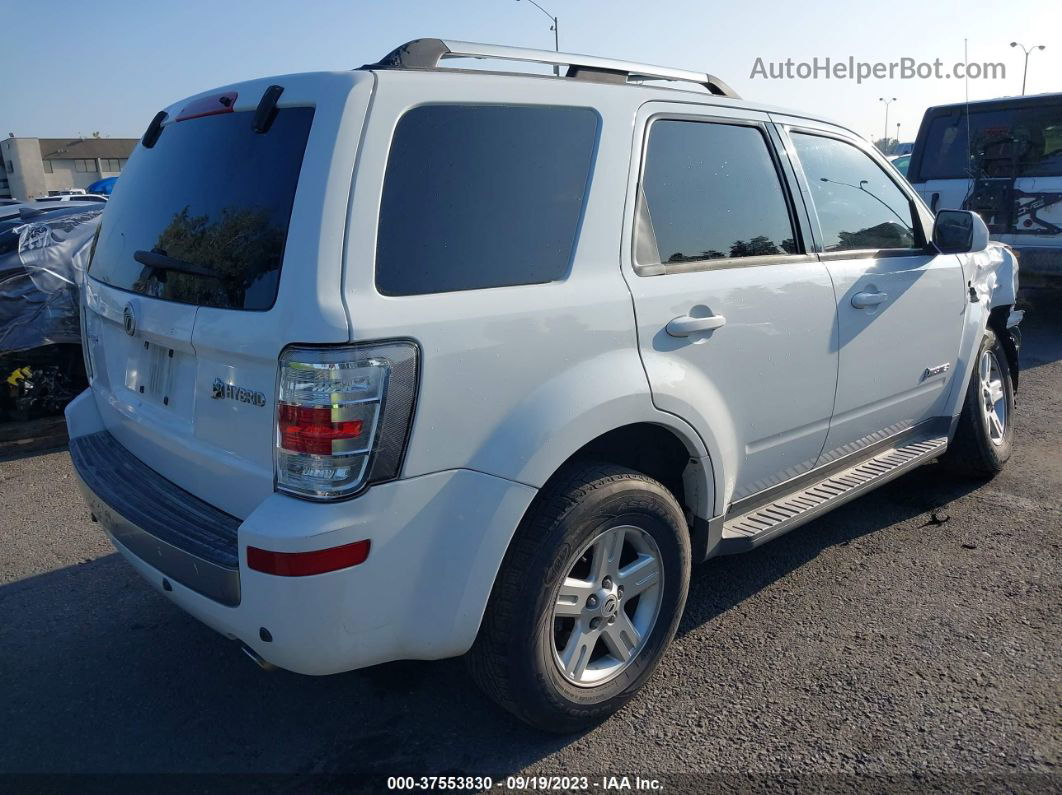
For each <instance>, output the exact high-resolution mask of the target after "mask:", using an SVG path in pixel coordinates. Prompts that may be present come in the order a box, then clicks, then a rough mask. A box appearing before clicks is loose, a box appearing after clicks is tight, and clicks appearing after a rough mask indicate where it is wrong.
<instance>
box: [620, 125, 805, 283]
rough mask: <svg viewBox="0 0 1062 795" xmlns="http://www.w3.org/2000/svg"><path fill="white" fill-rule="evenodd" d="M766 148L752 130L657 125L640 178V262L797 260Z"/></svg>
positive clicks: (652, 130) (651, 133)
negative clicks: (770, 257) (774, 256)
mask: <svg viewBox="0 0 1062 795" xmlns="http://www.w3.org/2000/svg"><path fill="white" fill-rule="evenodd" d="M767 147H768V144H767V140H766V138H765V137H764V134H763V132H762V131H761V130H760V129H759V128H757V127H750V126H746V125H736V124H719V123H714V122H700V121H679V120H663V121H657V122H655V123H654V124H653V125H652V127H651V128H650V130H649V145H648V148H647V151H646V160H645V170H644V173H643V176H642V196H643V201H642V208H641V212H640V214H641V215H642V218H641V219H640V222H639V231H638V236H639V237H640V238H643V239H640V240H638V241H636V242H637V245H636V247H635V248H636V254H635V257H636V260H637V262H638V263H639V264H642V265H650V264H656V263H659V262H690V261H699V260H712V259H724V258H731V257H755V256H765V255H772V254H793V253H795V252H796V250H797V248H796V243H795V236H794V234H793V225H792V221H791V220H790V217H789V209H788V207H787V206H786V201H785V195H784V193H783V192H782V184H781V182H780V180H779V176H778V171H777V169H776V168H775V165H774V162H773V160H772V159H771V156H770V152H769V150H768V148H767ZM647 237H655V240H654V241H647V240H645V239H644V238H647ZM654 242H655V246H654V245H652V243H654Z"/></svg>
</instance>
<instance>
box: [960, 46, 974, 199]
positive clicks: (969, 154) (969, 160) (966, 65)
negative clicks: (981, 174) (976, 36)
mask: <svg viewBox="0 0 1062 795" xmlns="http://www.w3.org/2000/svg"><path fill="white" fill-rule="evenodd" d="M962 63H963V67H962V71H963V83H964V84H965V87H966V177H967V179H969V180H970V185H969V187H968V188H967V189H966V196H964V197H963V200H962V204H961V205H959V209H963V208H965V207H966V203H967V202H968V201H969V200H970V194H971V193H973V189H974V181H975V180H974V173H973V144H972V143H971V139H970V40H969V39H966V38H964V39H963V40H962Z"/></svg>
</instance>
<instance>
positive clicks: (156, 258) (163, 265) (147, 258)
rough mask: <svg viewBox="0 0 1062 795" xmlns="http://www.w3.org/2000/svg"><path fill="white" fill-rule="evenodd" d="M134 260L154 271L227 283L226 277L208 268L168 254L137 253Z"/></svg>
mask: <svg viewBox="0 0 1062 795" xmlns="http://www.w3.org/2000/svg"><path fill="white" fill-rule="evenodd" d="M133 259H135V260H136V261H137V262H139V263H140V264H141V265H146V266H147V267H149V268H151V269H152V270H157V271H171V272H173V273H188V274H191V275H192V276H202V277H204V278H207V279H217V280H218V281H225V277H224V276H222V275H221V274H218V273H214V272H213V271H210V270H207V269H206V268H203V267H201V266H199V265H195V264H193V263H191V262H185V261H184V260H183V259H177V258H176V257H171V256H169V255H168V254H163V253H162V252H160V251H136V252H133Z"/></svg>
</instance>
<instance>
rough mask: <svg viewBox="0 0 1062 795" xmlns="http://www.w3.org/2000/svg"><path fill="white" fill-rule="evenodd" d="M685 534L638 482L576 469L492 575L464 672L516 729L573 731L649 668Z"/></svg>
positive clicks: (668, 613) (670, 511) (677, 584)
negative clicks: (511, 717)
mask: <svg viewBox="0 0 1062 795" xmlns="http://www.w3.org/2000/svg"><path fill="white" fill-rule="evenodd" d="M689 572H690V544H689V531H688V529H687V525H686V521H685V518H684V516H683V513H682V510H681V508H680V507H679V505H678V502H677V501H676V500H675V498H674V496H673V495H672V494H671V493H670V492H669V491H668V490H667V489H666V488H665V487H664V486H662V485H661V484H660V483H658V482H657V481H655V480H653V479H652V478H649V477H647V476H645V475H643V474H641V473H638V472H635V471H633V470H630V469H626V468H623V467H619V466H614V465H611V464H595V463H585V462H584V463H577V464H574V465H571V466H569V467H567V468H566V469H565V470H564V471H563V472H561V473H559V474H558V476H557V477H556V478H555V479H554V482H553V483H551V484H550V485H548V486H547V487H546V488H545V489H543V492H542V494H540V495H539V497H538V499H537V500H536V503H535V505H534V506H532V508H531V510H530V511H529V514H528V516H527V517H526V518H525V520H524V522H523V523H522V525H521V527H520V528H519V530H518V531H517V535H516V537H515V538H514V539H513V542H512V544H511V545H510V548H509V552H508V553H507V555H506V558H505V561H504V563H503V564H502V570H501V571H500V572H499V574H498V580H497V582H496V583H495V586H494V591H493V593H492V595H491V601H490V604H489V605H488V607H487V611H486V614H485V616H484V618H483V626H482V627H481V629H480V633H479V637H478V638H477V640H476V644H475V646H474V647H473V649H472V651H471V652H470V653H469V657H468V663H469V669H470V671H471V673H472V675H473V677H474V678H475V680H476V681H477V683H478V684H479V685H480V687H482V688H483V690H484V691H485V692H486V693H487V694H488V695H489V696H490V697H491V698H493V699H494V700H495V701H496V702H498V703H499V704H500V705H501V706H503V707H505V708H506V709H508V710H509V711H510V712H512V713H514V714H515V715H516V716H517V717H519V718H521V719H522V720H524V721H526V722H528V723H530V724H532V725H534V726H537V727H539V728H542V729H546V730H549V731H559V732H570V731H578V730H579V729H582V728H585V727H587V726H589V725H592V724H594V723H596V722H598V721H600V720H602V719H604V718H606V717H607V716H609V715H611V714H612V713H613V712H615V711H616V710H617V709H619V708H620V707H622V706H623V705H624V704H625V703H626V702H627V701H628V700H630V698H631V697H632V696H633V695H634V694H635V693H636V692H637V690H638V689H639V688H640V687H641V686H642V685H643V684H644V683H645V681H646V680H647V679H648V678H649V676H650V675H651V674H652V672H653V670H654V669H655V668H656V665H657V663H658V662H659V660H660V658H661V656H662V655H663V653H664V650H665V649H666V648H667V645H668V644H669V643H670V641H671V638H672V637H673V636H674V634H675V630H676V628H677V626H678V621H679V618H680V617H681V614H682V609H683V607H684V605H685V602H686V592H687V590H688V587H689Z"/></svg>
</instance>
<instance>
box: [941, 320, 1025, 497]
mask: <svg viewBox="0 0 1062 795" xmlns="http://www.w3.org/2000/svg"><path fill="white" fill-rule="evenodd" d="M1013 416H1014V382H1013V380H1012V379H1011V375H1010V367H1009V366H1008V364H1007V354H1006V351H1005V350H1004V348H1003V344H1002V342H1001V341H1000V339H999V338H998V337H997V336H996V333H995V332H994V331H992V330H991V329H989V330H987V331H985V336H984V339H982V340H981V347H980V348H979V349H978V352H977V363H976V367H975V369H974V372H973V374H972V375H971V377H970V385H969V386H968V387H967V390H966V402H965V403H964V404H963V407H962V415H961V416H960V417H959V424H958V426H957V428H956V429H955V438H954V439H953V440H952V442H951V445H950V446H949V447H948V452H947V454H946V455H945V458H944V461H945V463H947V464H948V465H949V466H950V467H951V469H952V470H953V471H955V472H956V473H957V474H959V475H962V476H965V477H970V478H978V479H984V478H990V477H992V476H994V475H996V474H997V473H999V472H1000V471H1001V470H1002V469H1003V466H1004V464H1006V463H1007V459H1009V458H1010V454H1011V452H1012V449H1013V446H1014V424H1013Z"/></svg>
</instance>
